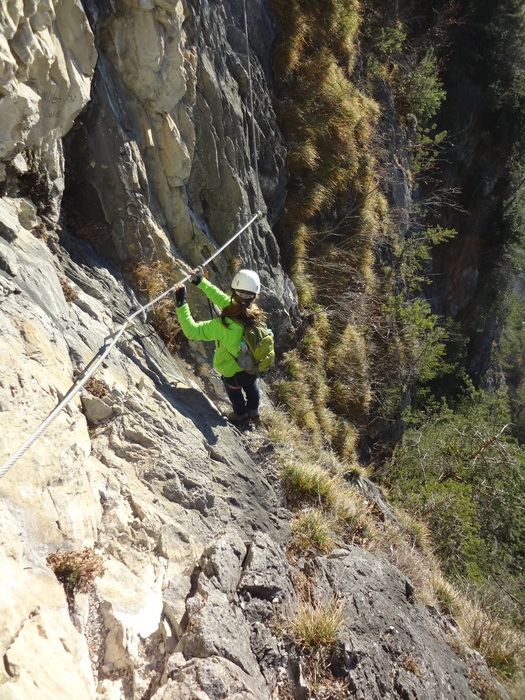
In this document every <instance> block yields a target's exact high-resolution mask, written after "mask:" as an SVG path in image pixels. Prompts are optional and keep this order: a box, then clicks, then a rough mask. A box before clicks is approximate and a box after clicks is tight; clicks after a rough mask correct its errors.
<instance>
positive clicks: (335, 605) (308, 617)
mask: <svg viewBox="0 0 525 700" xmlns="http://www.w3.org/2000/svg"><path fill="white" fill-rule="evenodd" d="M343 621H344V620H343V606H342V603H341V602H340V601H338V600H336V599H330V600H326V601H320V602H319V603H312V602H310V601H302V602H300V603H299V605H298V608H297V612H296V615H295V617H294V618H293V619H291V620H290V623H289V626H290V632H291V634H292V636H293V638H294V639H295V641H296V642H297V643H298V644H299V645H300V646H302V647H304V648H306V649H312V648H314V647H316V646H318V645H323V646H331V645H333V644H335V643H336V641H337V640H338V638H339V631H340V629H341V625H342V624H343Z"/></svg>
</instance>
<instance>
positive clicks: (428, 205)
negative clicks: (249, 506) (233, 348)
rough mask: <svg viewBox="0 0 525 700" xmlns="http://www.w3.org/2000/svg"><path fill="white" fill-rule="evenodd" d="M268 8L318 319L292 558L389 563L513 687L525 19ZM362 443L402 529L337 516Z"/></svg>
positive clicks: (518, 593) (443, 6)
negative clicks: (366, 557)
mask: <svg viewBox="0 0 525 700" xmlns="http://www.w3.org/2000/svg"><path fill="white" fill-rule="evenodd" d="M272 5H273V7H274V9H275V13H276V17H277V21H278V27H279V33H278V37H277V40H276V43H275V54H274V68H275V73H276V79H277V93H278V99H277V103H276V110H277V112H278V115H279V118H280V122H281V126H282V130H283V133H284V135H285V138H286V141H287V145H288V147H289V157H288V160H287V166H288V170H289V176H290V180H289V191H288V199H287V203H286V208H285V213H284V215H283V217H282V219H281V221H280V223H279V225H278V227H277V229H276V234H277V236H278V238H279V241H280V245H281V249H282V251H283V255H284V259H285V263H286V265H287V267H288V270H289V272H290V274H291V275H292V277H293V279H294V282H295V283H296V285H297V288H298V290H299V298H300V304H301V308H302V310H303V312H304V317H305V325H304V328H303V329H302V334H301V336H300V337H299V339H298V340H299V342H298V343H297V346H296V347H295V349H294V350H292V351H290V352H288V353H287V354H286V355H285V357H284V358H283V363H282V365H281V367H282V370H283V373H282V375H281V376H280V378H279V381H277V382H276V384H275V386H274V391H275V397H276V398H277V400H278V402H280V403H281V405H282V406H283V407H284V408H285V409H286V411H287V413H288V414H289V416H290V417H291V418H292V419H293V422H294V428H293V429H292V428H291V427H288V428H287V430H288V439H289V440H291V441H299V439H300V440H302V441H304V440H306V442H307V444H308V450H306V451H305V450H304V449H303V450H302V451H300V452H299V453H298V455H296V456H295V458H294V459H290V457H289V455H288V457H287V464H286V466H285V467H283V472H282V473H283V483H284V486H285V492H286V494H287V497H288V499H289V502H290V503H291V504H292V505H293V507H294V508H297V509H298V510H297V513H296V515H295V519H294V537H293V546H294V547H296V548H306V550H310V549H313V550H318V551H323V552H326V551H330V549H331V548H332V547H333V546H335V545H336V543H340V542H345V541H349V539H348V538H354V537H358V540H359V541H360V542H361V543H362V544H365V545H366V546H369V547H370V548H372V549H374V548H377V549H379V548H380V549H381V550H382V551H384V552H385V554H386V555H387V556H388V557H389V559H390V560H391V561H392V562H393V563H395V564H396V565H397V566H399V567H400V568H402V569H403V570H404V571H406V572H407V575H409V576H410V577H411V579H413V580H414V581H415V582H416V590H418V597H419V599H420V600H422V601H425V602H427V603H428V604H433V605H436V607H438V608H439V609H440V610H442V611H443V612H444V613H445V614H451V615H454V616H456V617H457V619H458V621H459V623H460V625H461V627H462V629H463V632H464V635H465V638H466V639H467V640H468V642H469V644H471V645H473V646H474V647H475V648H477V649H479V650H480V651H481V652H482V653H483V654H484V655H485V656H486V658H487V659H488V660H489V663H490V664H491V665H492V667H493V669H494V670H495V671H496V672H497V673H498V674H499V675H500V676H501V677H502V678H505V679H506V683H507V684H509V680H508V679H509V678H515V679H516V678H518V677H519V673H518V670H519V667H520V664H521V665H523V636H520V634H519V631H518V630H517V624H518V622H519V620H522V619H523V609H524V605H525V599H524V596H523V590H524V585H523V583H524V580H523V571H524V568H523V567H524V565H525V561H524V559H525V553H524V550H523V544H522V542H523V535H524V534H525V519H524V512H525V509H524V506H525V504H524V502H523V496H522V493H523V480H524V477H525V452H524V451H523V450H524V447H523V444H524V443H525V408H524V407H525V370H524V369H523V367H524V359H525V331H524V330H523V328H524V326H523V320H524V318H525V301H524V299H525V285H524V282H523V280H522V278H521V277H518V274H519V275H522V274H523V272H524V270H525V254H524V253H525V245H524V242H523V230H524V229H523V222H524V215H523V212H524V211H525V196H524V195H525V187H524V185H525V129H524V128H523V127H524V115H525V77H524V76H525V48H524V47H525V41H524V38H525V8H524V7H523V4H522V3H521V2H519V1H518V0H504V1H503V2H502V3H494V2H489V0H482V1H481V2H473V1H472V0H458V2H454V3H449V2H445V1H444V0H443V1H440V2H430V1H429V0H428V1H427V0H424V1H423V2H417V3H416V2H414V1H412V0H406V1H404V2H400V3H395V4H392V3H390V2H388V1H387V0H361V1H358V0H354V1H353V2H350V3H343V2H341V1H337V0H334V1H333V2H330V3H327V4H326V7H325V6H323V13H321V14H319V13H317V12H316V8H317V6H316V5H315V3H311V2H309V1H308V0H294V1H293V2H291V3H284V2H282V0H273V3H272ZM365 17H366V21H364V18H365ZM385 132H388V133H389V134H391V135H392V141H391V142H390V141H388V139H387V140H386V141H385ZM394 142H395V144H394ZM394 145H395V146H396V148H397V150H395V152H392V150H389V149H392V148H394ZM400 173H401V174H402V175H401V176H400V175H399V174H400ZM396 182H397V185H398V186H400V187H401V186H402V187H406V190H407V201H408V202H409V204H406V205H403V206H405V208H406V209H405V210H403V211H400V209H401V208H402V206H401V205H400V199H399V197H398V198H397V199H396V197H395V196H394V195H393V189H394V187H395V183H396ZM400 183H401V184H400ZM469 266H470V269H469V275H470V277H469V276H466V277H465V286H467V282H468V284H473V285H476V286H475V289H474V288H473V290H470V289H462V288H461V287H462V285H463V278H462V276H461V275H462V273H463V271H464V270H466V269H467V268H469ZM476 275H479V278H478V277H476ZM451 297H452V298H453V302H452V303H451V301H450V298H451ZM436 309H439V315H438V314H437V313H436ZM294 430H296V431H297V432H294ZM403 430H404V435H403V437H402V438H401V435H402V432H403ZM281 431H282V426H281ZM363 436H364V437H365V439H364V441H362V437H363ZM276 439H279V438H278V437H276ZM363 442H364V444H365V447H367V448H369V449H370V454H371V457H372V459H373V461H374V464H373V466H374V469H370V471H371V472H372V477H373V478H375V479H376V480H379V481H380V482H381V483H382V485H383V487H384V488H385V489H388V491H389V493H390V497H391V499H392V500H393V501H394V502H395V503H396V504H397V505H398V506H399V508H400V509H402V511H401V510H400V513H401V512H404V513H405V515H404V516H403V515H401V514H400V515H399V524H398V526H397V527H391V526H389V525H388V524H387V523H381V522H376V521H373V520H372V519H371V518H370V513H369V512H368V511H366V509H365V511H363V510H361V509H360V506H359V505H358V504H359V499H355V498H352V497H349V494H348V493H347V492H344V494H343V498H342V500H341V499H338V498H337V497H336V494H337V492H338V489H339V487H340V485H341V483H342V481H341V480H342V479H343V480H345V481H347V484H346V486H347V485H348V482H349V481H350V477H348V476H343V475H344V474H345V473H346V474H350V473H351V472H352V471H353V472H356V471H357V469H358V461H359V460H358V458H357V454H356V451H357V446H358V445H360V446H362V444H363ZM327 454H330V455H331V460H332V461H331V462H330V460H328V463H325V459H326V455H327ZM319 455H323V457H320V456H319ZM334 459H336V460H341V464H340V465H339V467H337V466H335V465H334V462H333V460H334ZM342 464H344V465H345V466H342ZM300 508H305V509H306V510H303V511H301V510H299V509H300ZM343 512H346V513H347V516H342V515H341V514H342V513H343ZM345 517H347V519H348V522H351V523H352V525H351V526H350V527H349V529H348V531H345V529H344V527H342V523H343V522H344V521H345ZM473 585H476V587H477V589H476V591H477V592H480V591H483V595H481V594H479V595H478V593H476V595H473V594H472V589H471V588H470V587H471V586H473ZM495 588H498V589H499V591H500V594H501V599H502V600H503V601H505V604H503V603H502V604H501V605H500V606H496V607H494V606H492V607H491V606H490V605H488V604H487V595H488V594H487V591H493V590H494V589H495ZM505 646H506V647H507V648H508V649H509V655H508V656H507V655H506V654H505V652H504V648H505ZM406 663H407V665H408V666H410V665H411V660H410V659H407V660H406ZM408 670H411V671H412V672H413V673H416V675H417V673H418V669H417V668H415V667H413V668H411V669H410V668H408ZM515 683H516V686H515V687H516V688H519V683H520V681H519V679H518V680H515ZM470 684H471V687H472V688H473V690H475V691H476V692H479V694H480V695H481V696H483V697H490V696H491V695H490V694H491V693H492V692H493V689H491V688H486V687H485V686H484V685H483V679H481V678H477V677H472V678H471V679H470ZM509 687H510V685H509ZM513 692H515V693H516V695H515V696H516V697H519V693H520V691H519V690H515V691H513Z"/></svg>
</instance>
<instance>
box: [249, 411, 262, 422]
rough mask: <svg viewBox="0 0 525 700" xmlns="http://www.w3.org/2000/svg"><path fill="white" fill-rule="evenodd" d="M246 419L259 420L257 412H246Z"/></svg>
mask: <svg viewBox="0 0 525 700" xmlns="http://www.w3.org/2000/svg"><path fill="white" fill-rule="evenodd" d="M248 418H249V419H250V420H259V419H260V415H259V411H248Z"/></svg>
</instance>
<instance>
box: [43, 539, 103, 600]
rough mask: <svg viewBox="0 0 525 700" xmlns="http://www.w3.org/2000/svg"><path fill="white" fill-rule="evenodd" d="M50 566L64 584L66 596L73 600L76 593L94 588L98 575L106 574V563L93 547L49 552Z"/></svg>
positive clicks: (47, 559) (48, 560)
mask: <svg viewBox="0 0 525 700" xmlns="http://www.w3.org/2000/svg"><path fill="white" fill-rule="evenodd" d="M46 561H47V564H48V566H49V567H50V568H51V569H52V570H53V572H54V574H55V576H56V577H57V579H58V580H59V581H60V583H61V584H62V585H63V586H64V590H65V592H66V596H67V598H68V600H69V601H71V600H72V599H73V597H74V595H75V593H86V592H87V591H89V589H90V588H92V586H93V584H94V582H95V579H96V578H97V576H102V575H103V574H104V564H103V560H102V557H101V556H100V554H96V552H95V550H94V549H93V548H92V547H85V548H84V549H83V550H81V551H76V552H75V551H63V550H60V551H57V552H52V553H51V554H48V556H47V558H46Z"/></svg>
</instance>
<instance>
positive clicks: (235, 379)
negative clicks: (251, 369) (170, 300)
mask: <svg viewBox="0 0 525 700" xmlns="http://www.w3.org/2000/svg"><path fill="white" fill-rule="evenodd" d="M190 279H191V282H192V283H193V284H195V285H197V287H198V288H199V289H201V290H202V291H203V292H204V294H206V296H207V297H208V299H209V300H210V301H211V302H212V303H214V304H215V305H216V306H218V307H219V308H220V309H221V314H220V316H218V317H217V318H213V319H212V320H211V321H201V322H196V321H195V320H194V319H193V317H192V315H191V311H190V308H189V306H188V304H187V303H186V288H185V286H184V284H182V283H179V284H177V285H175V286H174V288H173V289H174V291H175V300H176V312H177V318H178V319H179V323H180V327H181V329H182V332H183V333H184V335H185V336H186V337H187V338H188V339H189V340H214V341H215V343H216V347H215V353H214V355H213V367H214V369H215V370H216V371H217V372H218V373H219V374H220V375H221V376H222V381H223V384H224V388H225V390H226V393H227V395H228V398H229V399H230V401H231V404H232V407H233V413H230V415H229V416H228V420H229V421H230V422H232V423H244V422H246V421H248V420H250V419H251V420H258V418H259V400H260V395H259V387H258V386H257V376H256V375H254V374H248V372H245V371H244V370H243V369H242V368H241V367H240V366H239V365H238V364H237V362H236V358H237V356H238V355H239V349H240V346H241V340H242V334H243V329H244V328H243V327H244V326H245V325H250V324H253V325H255V324H256V323H257V321H260V320H264V318H265V314H264V313H263V311H261V309H260V308H259V307H258V306H257V304H256V303H255V299H256V297H257V295H258V294H259V292H260V290H261V282H260V280H259V275H258V274H257V273H256V272H254V271H253V270H239V272H237V274H236V275H235V277H234V278H233V280H232V283H231V293H230V294H225V293H224V292H222V291H221V290H220V289H218V288H217V287H216V286H215V285H213V284H212V283H211V282H208V280H207V279H206V278H205V277H204V273H203V270H202V268H197V269H196V270H193V272H192V276H191V278H190ZM234 319H237V320H238V321H239V322H240V323H236V322H235V320H234Z"/></svg>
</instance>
